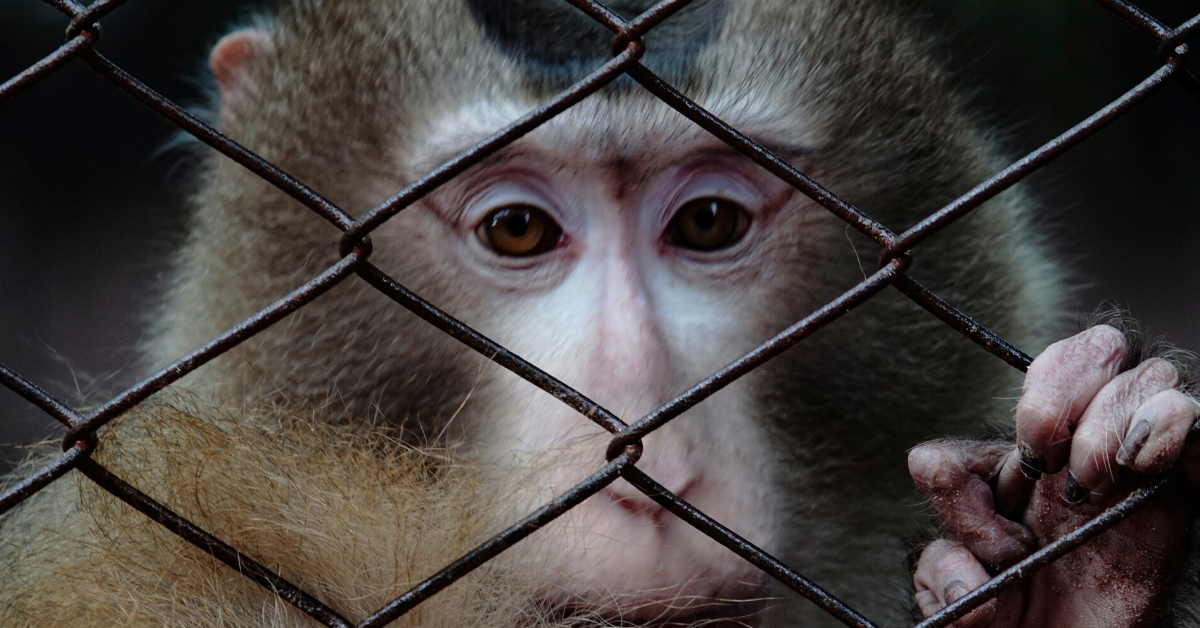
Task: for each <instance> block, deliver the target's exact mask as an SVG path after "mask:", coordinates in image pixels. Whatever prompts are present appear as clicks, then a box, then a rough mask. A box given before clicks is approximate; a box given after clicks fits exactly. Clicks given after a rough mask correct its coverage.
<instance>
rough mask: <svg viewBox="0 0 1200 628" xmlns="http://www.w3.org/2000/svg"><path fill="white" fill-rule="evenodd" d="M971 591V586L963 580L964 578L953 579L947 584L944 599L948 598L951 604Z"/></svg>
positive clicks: (947, 600) (943, 594) (948, 602)
mask: <svg viewBox="0 0 1200 628" xmlns="http://www.w3.org/2000/svg"><path fill="white" fill-rule="evenodd" d="M970 592H971V587H968V586H967V583H965V582H963V581H962V580H951V581H950V583H949V584H947V585H946V589H945V590H944V591H943V592H942V599H944V600H946V604H947V605H950V604H953V603H955V602H957V601H959V600H960V599H962V596H964V595H966V594H968V593H970Z"/></svg>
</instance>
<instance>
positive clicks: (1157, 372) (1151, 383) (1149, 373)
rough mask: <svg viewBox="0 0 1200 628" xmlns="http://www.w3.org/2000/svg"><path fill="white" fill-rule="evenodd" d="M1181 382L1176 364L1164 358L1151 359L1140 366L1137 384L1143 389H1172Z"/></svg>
mask: <svg viewBox="0 0 1200 628" xmlns="http://www.w3.org/2000/svg"><path fill="white" fill-rule="evenodd" d="M1178 381H1179V371H1178V370H1177V369H1176V368H1175V365H1174V364H1171V363H1170V362H1168V361H1166V360H1164V359H1162V358H1150V359H1149V360H1146V361H1145V362H1142V363H1141V364H1140V365H1138V374H1137V378H1136V383H1137V384H1138V385H1140V386H1143V387H1153V388H1170V387H1172V386H1174V385H1175V384H1176V383H1178Z"/></svg>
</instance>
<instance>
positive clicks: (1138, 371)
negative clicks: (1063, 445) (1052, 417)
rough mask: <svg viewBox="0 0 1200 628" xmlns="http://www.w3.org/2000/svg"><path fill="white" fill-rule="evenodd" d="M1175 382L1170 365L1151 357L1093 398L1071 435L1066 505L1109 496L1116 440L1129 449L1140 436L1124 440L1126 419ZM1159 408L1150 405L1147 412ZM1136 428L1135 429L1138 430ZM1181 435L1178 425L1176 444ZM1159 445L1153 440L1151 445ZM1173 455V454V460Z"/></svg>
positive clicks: (1114, 477) (1115, 475) (1115, 471)
mask: <svg viewBox="0 0 1200 628" xmlns="http://www.w3.org/2000/svg"><path fill="white" fill-rule="evenodd" d="M1178 381H1179V373H1178V372H1177V371H1176V370H1175V367H1174V366H1172V365H1171V363H1170V362H1167V361H1166V360H1161V359H1158V358H1153V359H1150V360H1146V361H1145V362H1142V363H1141V364H1139V365H1137V366H1136V367H1134V368H1132V369H1130V370H1128V371H1126V372H1124V373H1121V374H1120V375H1118V376H1116V377H1115V378H1113V380H1112V381H1111V382H1109V383H1108V385H1106V386H1105V387H1104V388H1103V389H1101V391H1100V392H1099V393H1097V394H1096V396H1095V398H1093V399H1092V402H1091V404H1089V405H1088V407H1087V409H1086V410H1085V411H1084V413H1083V417H1082V418H1081V419H1080V420H1079V425H1078V427H1077V428H1076V430H1075V434H1074V435H1073V436H1072V437H1071V454H1070V463H1069V474H1068V476H1067V487H1066V489H1065V493H1064V495H1063V498H1064V499H1066V500H1067V502H1068V503H1071V504H1081V503H1084V502H1087V501H1093V502H1095V501H1099V500H1103V499H1104V498H1106V497H1109V496H1110V495H1111V493H1112V492H1113V489H1114V487H1115V485H1116V483H1117V481H1118V480H1119V479H1120V478H1119V474H1120V467H1119V466H1118V465H1117V464H1115V462H1116V460H1117V457H1118V455H1119V453H1120V449H1121V443H1122V441H1123V440H1129V441H1130V445H1134V444H1136V443H1135V442H1134V440H1135V439H1136V438H1140V437H1139V436H1138V434H1133V436H1134V437H1135V439H1130V438H1127V432H1129V431H1130V430H1131V428H1130V418H1131V417H1133V416H1134V414H1135V413H1136V412H1138V411H1139V408H1140V407H1142V405H1143V404H1146V403H1147V401H1148V400H1149V399H1150V398H1151V397H1154V396H1155V395H1156V394H1158V393H1160V392H1163V391H1168V390H1170V389H1171V388H1172V387H1173V386H1175V384H1176V383H1178ZM1167 399H1168V400H1170V399H1171V398H1170V397H1168V398H1167ZM1161 407H1162V408H1163V409H1165V410H1169V409H1170V407H1169V406H1161ZM1159 408H1160V406H1159V405H1157V404H1156V405H1154V406H1153V407H1152V408H1151V409H1152V410H1156V409H1159ZM1152 418H1154V417H1152ZM1138 425H1139V427H1138V430H1139V431H1140V430H1143V429H1144V427H1142V426H1141V425H1140V423H1139V424H1138ZM1186 433H1187V429H1186V427H1184V429H1183V430H1182V432H1181V433H1180V435H1179V440H1180V442H1181V443H1182V439H1183V436H1184V435H1185V434H1186ZM1148 434H1149V432H1147V435H1148ZM1161 442H1162V441H1161V440H1160V441H1156V445H1157V444H1159V443H1161ZM1179 451H1180V450H1179V449H1176V450H1175V457H1178V455H1179ZM1175 457H1172V459H1171V460H1172V461H1174V460H1175Z"/></svg>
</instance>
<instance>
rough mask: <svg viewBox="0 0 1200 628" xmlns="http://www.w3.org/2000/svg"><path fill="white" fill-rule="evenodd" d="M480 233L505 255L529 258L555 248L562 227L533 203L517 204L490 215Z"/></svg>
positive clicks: (492, 246)
mask: <svg viewBox="0 0 1200 628" xmlns="http://www.w3.org/2000/svg"><path fill="white" fill-rule="evenodd" d="M479 235H480V237H481V238H483V241H484V243H486V244H487V245H488V246H489V247H491V248H492V250H493V251H495V252H497V253H499V254H501V255H507V256H509V257H528V256H531V255H539V254H541V253H545V252H547V251H549V250H551V249H553V248H554V246H555V245H556V244H558V240H559V237H561V236H562V229H560V228H559V226H558V224H557V223H555V222H554V220H553V219H551V218H550V216H547V215H546V212H544V211H542V210H540V209H538V208H536V207H533V206H532V205H514V206H511V207H504V208H502V209H497V210H495V211H493V212H492V213H490V214H488V215H487V217H486V218H484V219H483V224H482V225H480V226H479Z"/></svg>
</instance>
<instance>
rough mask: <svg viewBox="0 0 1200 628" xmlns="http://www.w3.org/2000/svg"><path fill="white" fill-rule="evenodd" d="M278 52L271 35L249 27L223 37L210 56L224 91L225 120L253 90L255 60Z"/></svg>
mask: <svg viewBox="0 0 1200 628" xmlns="http://www.w3.org/2000/svg"><path fill="white" fill-rule="evenodd" d="M274 52H275V45H274V43H273V42H272V41H271V35H270V34H268V33H267V32H266V31H263V30H258V29H253V28H247V29H242V30H239V31H234V32H232V33H230V34H228V35H226V36H224V37H222V38H221V41H219V42H217V45H216V46H214V47H213V51H212V54H211V55H209V57H208V67H209V68H210V69H212V73H213V77H215V78H216V79H217V87H218V88H219V89H220V91H221V119H222V120H227V119H229V118H231V117H232V116H233V114H234V113H235V112H236V110H237V109H238V108H239V107H240V106H241V105H242V104H243V103H244V102H245V100H246V98H247V96H248V95H250V94H251V93H253V91H254V84H253V83H252V82H251V80H250V70H251V68H252V67H253V66H254V64H255V63H259V62H261V61H262V59H263V58H264V57H267V56H269V55H271V54H273V53H274Z"/></svg>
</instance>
